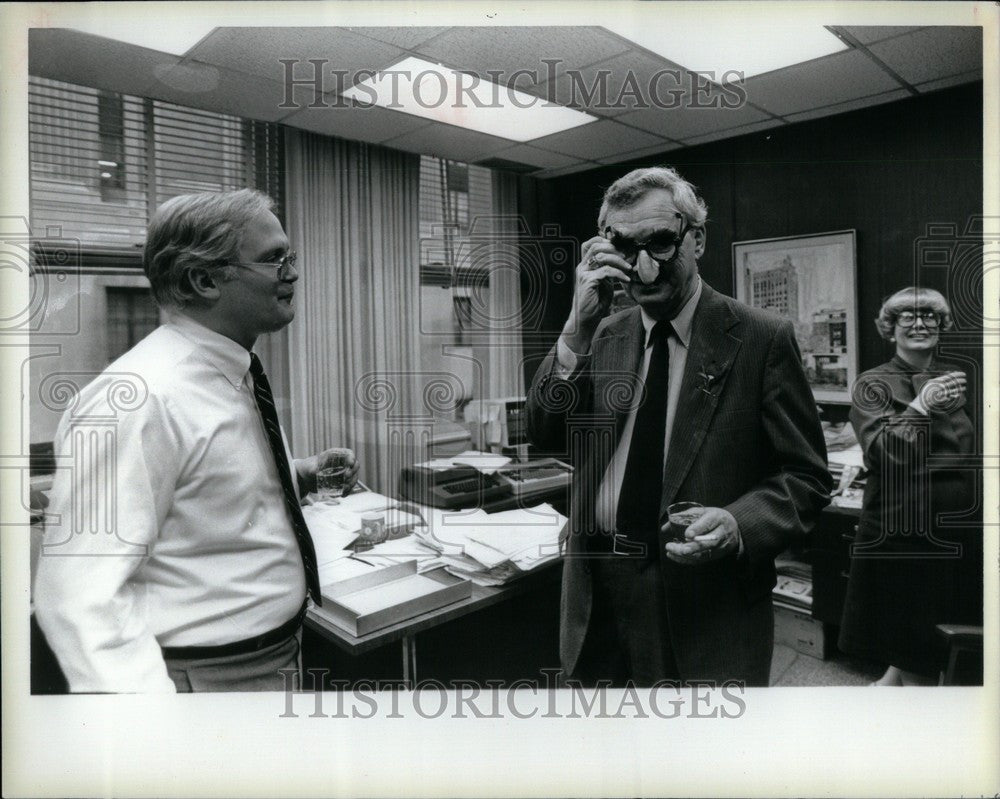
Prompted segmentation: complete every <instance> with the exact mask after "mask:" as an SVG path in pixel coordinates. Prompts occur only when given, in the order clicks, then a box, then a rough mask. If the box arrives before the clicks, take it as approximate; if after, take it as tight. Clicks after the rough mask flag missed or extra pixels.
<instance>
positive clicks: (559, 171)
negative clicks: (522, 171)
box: [532, 162, 594, 178]
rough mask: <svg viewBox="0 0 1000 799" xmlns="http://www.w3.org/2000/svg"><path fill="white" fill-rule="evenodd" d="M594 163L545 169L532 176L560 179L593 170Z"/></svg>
mask: <svg viewBox="0 0 1000 799" xmlns="http://www.w3.org/2000/svg"><path fill="white" fill-rule="evenodd" d="M593 168H594V164H593V163H588V162H584V163H580V164H575V165H574V166H561V167H556V168H555V169H543V170H541V171H540V172H535V173H534V174H532V177H533V178H559V177H562V176H563V175H572V174H573V173H574V172H583V171H585V170H587V169H593Z"/></svg>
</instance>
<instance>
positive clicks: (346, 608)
mask: <svg viewBox="0 0 1000 799" xmlns="http://www.w3.org/2000/svg"><path fill="white" fill-rule="evenodd" d="M438 572H440V573H438ZM470 596H472V583H470V582H469V581H468V580H462V579H460V578H458V577H454V576H452V575H450V574H448V573H447V572H444V570H443V569H435V570H434V571H433V572H428V573H427V574H417V564H416V561H412V560H411V561H406V562H405V563H399V564H396V565H395V566H387V567H385V568H373V569H372V571H371V574H361V575H358V576H357V577H351V578H348V579H346V580H340V581H339V582H336V583H331V584H329V585H325V586H323V611H324V612H325V614H326V615H327V616H328V617H329V618H330V621H332V622H333V623H334V624H336V625H337V626H338V627H340V628H341V629H343V630H346V631H347V632H349V633H351V635H355V636H362V635H367V634H368V633H370V632H374V631H375V630H380V629H382V628H383V627H388V626H390V625H392V624H396V623H397V622H401V621H404V620H406V619H411V618H413V617H414V616H419V615H420V614H421V613H426V612H428V611H430V610H436V609H437V608H440V607H443V606H444V605H450V604H451V603H452V602H458V601H460V600H462V599H468V598H469V597H470Z"/></svg>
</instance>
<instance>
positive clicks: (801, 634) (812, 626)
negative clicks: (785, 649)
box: [774, 603, 826, 660]
mask: <svg viewBox="0 0 1000 799" xmlns="http://www.w3.org/2000/svg"><path fill="white" fill-rule="evenodd" d="M774 643H776V644H784V645H785V646H790V647H791V648H792V649H794V650H795V651H796V652H801V653H802V654H804V655H810V656H812V657H814V658H819V659H820V660H824V659H825V658H826V638H825V636H824V633H823V622H821V621H820V620H819V619H814V618H813V617H812V616H811V615H809V614H808V613H807V612H803V611H800V610H795V609H792V608H789V607H785V606H784V605H779V604H777V603H776V604H775V606H774Z"/></svg>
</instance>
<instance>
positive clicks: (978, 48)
mask: <svg viewBox="0 0 1000 799" xmlns="http://www.w3.org/2000/svg"><path fill="white" fill-rule="evenodd" d="M869 49H870V50H871V51H872V53H874V54H875V55H876V56H878V57H879V58H880V59H882V61H884V62H885V63H886V65H887V66H888V67H889V68H890V69H893V70H895V71H896V72H897V73H898V74H899V76H900V77H901V78H902V79H903V80H905V81H908V82H910V83H914V84H916V83H926V82H928V81H932V80H937V79H939V78H946V77H950V76H951V75H958V74H960V73H963V72H971V71H973V70H977V69H978V70H981V69H982V66H983V29H982V28H978V27H939V28H922V29H921V30H919V31H916V32H915V33H910V34H907V35H906V36H899V37H897V38H895V39H890V40H889V41H886V42H879V43H878V44H874V45H872V46H871V47H870V48H869Z"/></svg>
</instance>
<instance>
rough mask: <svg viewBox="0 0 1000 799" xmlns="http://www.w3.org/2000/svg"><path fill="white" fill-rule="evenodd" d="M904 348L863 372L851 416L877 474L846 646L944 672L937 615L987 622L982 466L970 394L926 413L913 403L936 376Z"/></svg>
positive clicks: (854, 573) (857, 553) (845, 622)
mask: <svg viewBox="0 0 1000 799" xmlns="http://www.w3.org/2000/svg"><path fill="white" fill-rule="evenodd" d="M953 369H954V367H949V366H945V365H944V364H937V363H935V364H932V366H931V368H929V369H927V370H918V369H915V368H914V367H913V366H911V365H910V364H908V363H906V362H905V361H903V360H902V359H901V358H899V357H895V358H893V359H892V360H891V361H889V362H888V363H886V364H883V365H882V366H879V367H876V368H875V369H872V370H870V371H868V372H865V373H864V374H862V375H861V376H860V377H859V378H858V381H857V385H856V387H855V389H854V394H853V400H854V404H853V406H852V408H851V413H850V418H851V423H852V424H853V425H854V428H855V431H856V432H857V434H858V440H859V441H860V443H861V448H862V452H863V453H864V462H865V467H866V469H867V470H868V478H867V482H866V484H865V496H864V504H863V507H862V511H861V520H860V523H859V525H858V534H857V537H856V538H855V543H854V547H853V548H852V562H851V574H850V580H849V582H848V587H847V596H846V599H845V602H844V615H843V619H842V624H841V631H840V640H839V646H840V648H841V649H842V650H844V651H845V652H849V653H852V654H856V655H860V656H862V657H866V658H869V659H871V660H874V661H877V662H880V663H883V664H886V665H894V666H898V667H899V668H902V669H906V670H908V671H916V672H921V673H925V674H928V675H934V674H935V673H936V672H937V670H938V668H939V667H940V664H941V660H942V657H943V655H942V652H941V651H940V646H941V645H940V641H939V639H938V637H937V636H936V634H935V630H934V628H935V625H937V624H942V623H965V624H981V623H982V590H983V588H982V527H981V526H979V527H977V526H976V523H977V521H978V514H979V513H980V510H979V508H978V503H977V497H976V482H977V480H978V477H979V470H978V469H977V468H976V466H977V463H978V461H977V459H976V456H975V455H974V453H975V451H976V447H975V436H974V431H973V427H972V423H971V422H970V420H969V417H968V415H967V414H966V413H965V410H964V408H963V407H962V406H963V405H964V401H961V402H958V403H956V405H955V406H954V407H949V408H948V409H946V410H944V411H931V412H930V413H929V414H923V413H921V412H920V411H917V410H914V409H913V408H911V407H909V404H910V402H912V401H913V399H914V398H915V397H916V396H917V394H918V393H919V391H920V389H921V387H922V386H923V385H924V383H925V382H927V380H929V379H930V378H932V377H934V376H936V375H939V374H943V373H945V372H949V371H953Z"/></svg>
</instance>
